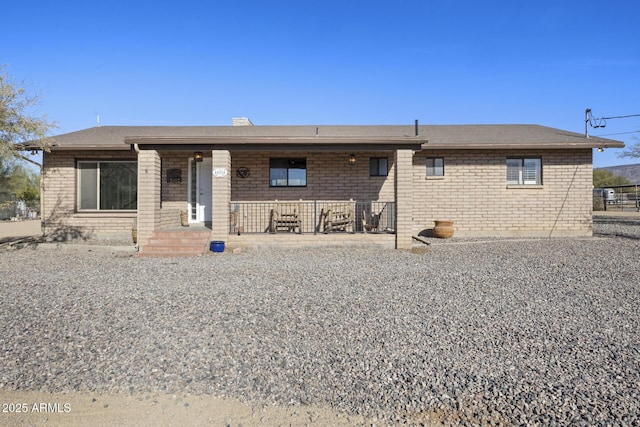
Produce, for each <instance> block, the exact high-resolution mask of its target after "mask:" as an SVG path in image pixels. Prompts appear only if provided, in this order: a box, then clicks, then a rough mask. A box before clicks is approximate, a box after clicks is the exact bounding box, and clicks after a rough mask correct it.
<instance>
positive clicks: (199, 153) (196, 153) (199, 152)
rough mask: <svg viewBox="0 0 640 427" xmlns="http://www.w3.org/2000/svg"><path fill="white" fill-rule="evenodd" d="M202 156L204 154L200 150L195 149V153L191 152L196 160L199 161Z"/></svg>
mask: <svg viewBox="0 0 640 427" xmlns="http://www.w3.org/2000/svg"><path fill="white" fill-rule="evenodd" d="M203 158H204V154H202V151H196V152H195V153H193V160H195V161H196V162H201V161H202V159H203Z"/></svg>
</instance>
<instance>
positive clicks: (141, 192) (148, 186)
mask: <svg viewBox="0 0 640 427" xmlns="http://www.w3.org/2000/svg"><path fill="white" fill-rule="evenodd" d="M160 182H161V164H160V155H159V154H158V152H157V151H155V150H141V151H140V153H139V154H138V244H139V245H140V246H144V245H145V244H147V242H148V241H149V239H150V238H151V235H152V234H153V231H154V230H157V229H159V228H160V226H161V224H162V213H161V208H160V193H161V183H160Z"/></svg>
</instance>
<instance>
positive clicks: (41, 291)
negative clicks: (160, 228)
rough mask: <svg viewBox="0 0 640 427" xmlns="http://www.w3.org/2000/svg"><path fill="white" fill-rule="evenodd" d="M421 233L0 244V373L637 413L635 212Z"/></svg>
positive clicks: (469, 411) (337, 400) (463, 420)
mask: <svg viewBox="0 0 640 427" xmlns="http://www.w3.org/2000/svg"><path fill="white" fill-rule="evenodd" d="M434 241H435V239H434ZM461 243H464V244H461ZM416 252H417V253H412V252H408V251H395V250H382V251H381V250H379V249H353V248H325V249H312V250H291V249H290V250H285V249H276V250H267V249H264V250H247V251H244V252H242V253H240V254H230V253H216V254H213V253H212V254H209V255H206V256H201V257H197V258H179V259H156V258H136V257H134V256H132V255H131V254H130V253H127V252H123V251H115V250H110V249H109V247H103V248H96V247H87V246H82V245H74V246H66V247H64V248H60V249H59V250H38V249H33V248H25V249H21V250H11V251H3V252H1V253H0V292H1V294H2V297H1V299H0V324H1V325H2V330H1V331H0V388H1V389H2V390H16V391H46V392H71V391H92V392H99V393H112V392H127V393H136V394H137V393H145V392H158V391H160V392H163V393H178V392H185V391H186V392H189V393H194V394H205V395H215V396H228V397H233V398H238V399H241V400H243V401H248V402H253V403H255V404H258V405H275V404H277V405H307V404H313V405H323V406H329V407H331V408H334V409H336V410H338V411H341V412H343V413H345V414H356V415H362V416H366V417H370V418H374V419H377V420H378V421H379V424H389V425H398V424H408V425H420V424H424V425H432V424H434V423H438V424H445V425H512V424H515V425H535V424H538V425H590V426H591V425H638V424H639V423H640V391H639V390H640V334H639V333H638V331H639V330H640V280H639V279H638V277H639V276H638V274H639V272H640V257H639V256H638V254H640V221H639V220H638V219H635V218H624V219H618V220H617V221H616V220H615V219H611V218H603V219H598V220H596V223H595V224H594V237H593V238H582V239H577V238H574V239H537V240H536V239H533V240H508V239H505V240H491V241H465V240H462V239H456V237H453V238H452V239H450V240H446V241H439V242H437V243H434V244H433V245H431V246H430V247H429V250H428V251H416Z"/></svg>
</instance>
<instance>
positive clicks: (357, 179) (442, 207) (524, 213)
mask: <svg viewBox="0 0 640 427" xmlns="http://www.w3.org/2000/svg"><path fill="white" fill-rule="evenodd" d="M225 153H226V152H225ZM191 154H192V153H190V152H188V153H184V152H166V153H162V157H161V160H160V158H159V157H158V158H156V156H155V155H152V157H153V159H148V161H150V163H148V165H147V166H146V167H147V169H148V168H149V167H150V168H151V169H152V172H151V173H150V174H149V173H148V174H147V175H148V177H149V179H147V180H143V182H139V206H140V201H141V199H142V198H143V197H147V196H150V195H151V194H160V193H161V194H162V206H161V207H160V206H155V205H153V203H152V204H151V205H150V206H153V207H152V209H151V212H148V215H150V216H149V217H147V218H146V221H147V224H148V225H149V226H150V225H151V224H155V225H154V227H158V228H161V227H169V226H174V225H177V224H178V221H179V216H178V214H177V213H178V212H179V210H184V209H186V207H187V200H188V194H187V191H188V176H189V170H188V157H189V155H191ZM219 154H220V155H221V157H220V158H218V159H217V160H216V161H215V162H214V164H213V167H214V168H215V167H224V166H225V165H226V167H228V169H229V175H228V178H227V179H228V180H230V182H231V188H230V190H229V188H228V186H227V185H226V184H224V183H223V182H222V181H216V180H214V185H213V187H212V188H213V190H212V191H213V204H214V206H213V208H214V211H213V213H214V217H216V216H217V218H218V219H219V220H221V221H220V224H218V227H217V228H220V230H221V229H222V228H221V227H222V225H221V224H222V222H224V223H225V225H224V228H225V229H226V227H227V224H228V222H227V221H228V218H227V215H228V204H227V201H228V200H231V201H272V200H275V199H279V200H298V199H303V200H348V199H353V200H358V201H366V200H372V201H378V200H379V201H393V200H395V197H396V196H395V185H396V182H395V179H396V178H395V175H396V173H395V169H396V160H395V156H394V153H393V152H387V153H374V152H355V153H354V154H355V155H356V157H357V159H358V161H357V164H356V165H355V166H350V165H349V164H348V162H347V159H348V156H349V153H344V152H343V153H333V152H313V153H309V152H306V153H305V152H299V153H290V152H270V153H267V152H264V153H262V152H251V153H249V152H242V151H237V152H232V153H231V156H230V159H229V157H228V156H227V155H226V154H224V153H222V152H219ZM223 154H224V155H223ZM205 155H209V153H205ZM507 156H510V157H511V156H522V157H541V158H542V168H543V172H542V173H543V185H542V186H541V187H539V188H531V187H523V188H507V185H506V162H505V159H506V157H507ZM277 157H285V158H286V157H291V158H293V157H302V158H306V159H307V187H304V188H273V187H269V158H277ZM369 157H387V158H388V161H389V176H388V177H386V178H385V177H370V176H369ZM426 157H444V158H445V176H444V178H443V179H426V177H425V169H426V165H425V158H426ZM99 159H136V155H135V153H130V152H128V151H127V152H103V153H89V154H82V153H72V152H53V153H48V154H46V155H45V157H44V160H43V163H44V164H43V178H44V179H43V212H42V215H43V219H44V228H45V233H47V234H50V233H52V232H54V231H57V232H59V233H60V234H64V235H65V236H66V237H85V236H86V237H104V236H109V235H110V236H113V237H116V236H117V237H124V236H127V235H129V234H130V230H131V227H132V224H133V223H134V222H135V221H136V213H133V212H132V213H107V212H96V213H93V212H77V210H76V199H75V197H76V185H77V176H76V169H75V166H76V161H77V160H99ZM568 159H570V163H571V164H570V165H567V164H566V163H567V162H568ZM160 165H161V166H160ZM412 165H413V166H412V178H411V180H410V181H411V183H412V185H410V186H409V187H407V186H406V185H403V184H402V183H400V187H399V188H400V190H399V197H400V198H401V199H403V197H404V196H402V194H404V193H405V192H406V191H405V190H407V189H408V188H410V190H409V193H408V194H411V195H412V200H411V202H410V203H407V202H406V201H404V202H403V204H404V205H405V206H411V205H413V208H411V209H412V217H411V218H412V219H411V224H412V230H411V233H412V234H417V233H418V232H419V231H421V230H423V229H428V228H432V227H433V221H434V220H436V219H451V220H453V221H454V222H455V223H454V227H455V229H456V235H492V236H495V235H522V236H531V235H540V236H546V235H549V234H551V235H553V236H556V235H590V234H591V224H592V223H591V208H592V204H591V189H592V168H591V150H589V149H581V150H571V151H561V150H544V151H519V152H511V151H497V150H494V151H472V150H450V151H440V152H435V151H428V152H421V153H414V155H413V161H412ZM239 167H247V168H249V169H250V172H251V174H250V176H249V177H248V178H246V179H242V178H239V177H237V176H236V173H235V171H236V169H237V168H239ZM139 168H140V165H139ZM174 168H179V169H180V170H181V176H182V181H181V182H180V183H167V182H166V171H167V170H168V169H174ZM139 179H140V175H139ZM216 183H217V184H218V185H216ZM220 184H223V185H220ZM226 191H230V194H226V193H225V192H226ZM403 200H404V199H403ZM147 202H149V203H151V201H150V200H147ZM218 202H220V203H221V205H222V206H219V208H224V213H223V212H222V210H221V211H220V212H218V213H216V212H217V211H216V210H215V209H216V204H217V203H218ZM160 209H161V210H160ZM399 213H400V212H399ZM398 220H399V221H405V219H403V217H402V216H401V215H400V216H399V217H398ZM220 230H219V231H220ZM218 234H219V233H216V235H218ZM143 237H144V231H143Z"/></svg>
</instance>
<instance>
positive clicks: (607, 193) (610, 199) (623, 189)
mask: <svg viewBox="0 0 640 427" xmlns="http://www.w3.org/2000/svg"><path fill="white" fill-rule="evenodd" d="M639 186H640V185H639V184H631V185H619V186H615V187H606V188H594V189H593V210H594V211H621V212H622V211H628V212H631V211H636V212H637V211H639V210H640V188H638V187H639Z"/></svg>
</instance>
